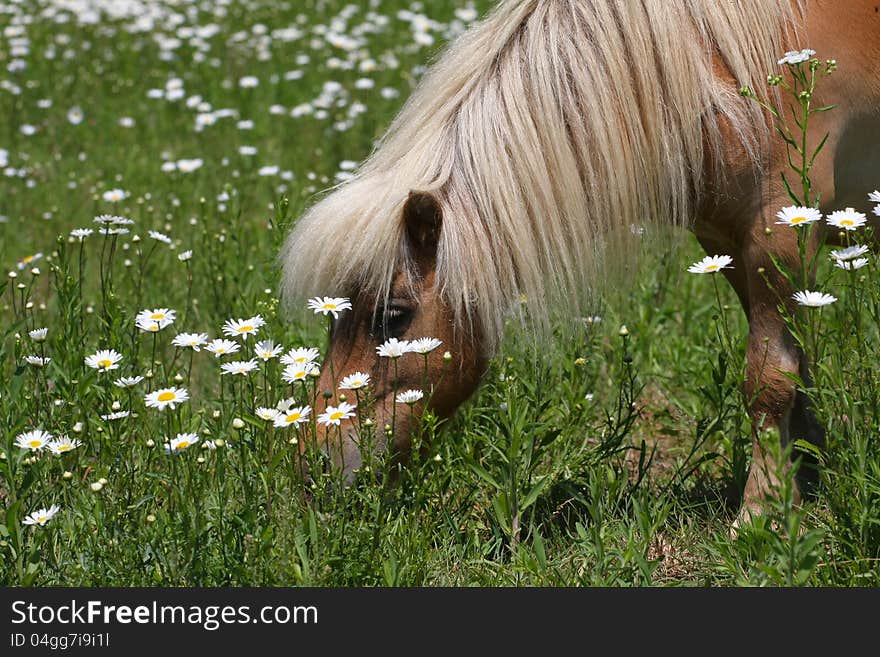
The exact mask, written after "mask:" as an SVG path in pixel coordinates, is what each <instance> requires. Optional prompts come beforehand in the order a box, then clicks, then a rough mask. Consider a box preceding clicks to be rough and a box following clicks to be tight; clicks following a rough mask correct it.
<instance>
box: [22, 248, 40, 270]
mask: <svg viewBox="0 0 880 657" xmlns="http://www.w3.org/2000/svg"><path fill="white" fill-rule="evenodd" d="M42 257H43V254H42V252H40V253H34V254H32V255H29V256H25V257H24V258H22V259H21V260H19V261H18V265H17V267H18V269H19V270H22V269H24V268H25V267H28V266H29V265H31V264H33V263H35V262H36V261H37V260H39V259H40V258H42Z"/></svg>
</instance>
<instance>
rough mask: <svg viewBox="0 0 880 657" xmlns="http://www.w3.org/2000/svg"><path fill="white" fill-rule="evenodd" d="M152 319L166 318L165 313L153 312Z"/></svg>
mask: <svg viewBox="0 0 880 657" xmlns="http://www.w3.org/2000/svg"><path fill="white" fill-rule="evenodd" d="M150 319H165V313H153V314H152V315H150Z"/></svg>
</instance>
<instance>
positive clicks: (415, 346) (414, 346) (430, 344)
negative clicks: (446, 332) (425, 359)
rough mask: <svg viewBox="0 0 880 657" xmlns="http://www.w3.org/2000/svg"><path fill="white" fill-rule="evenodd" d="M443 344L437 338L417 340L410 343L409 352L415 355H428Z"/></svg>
mask: <svg viewBox="0 0 880 657" xmlns="http://www.w3.org/2000/svg"><path fill="white" fill-rule="evenodd" d="M441 344H443V342H442V341H441V340H438V339H437V338H417V339H415V340H413V341H411V342H410V343H409V350H410V351H411V352H413V353H415V354H422V355H424V354H428V353H430V352H432V351H434V350H435V349H436V348H437V347H439V346H440V345H441Z"/></svg>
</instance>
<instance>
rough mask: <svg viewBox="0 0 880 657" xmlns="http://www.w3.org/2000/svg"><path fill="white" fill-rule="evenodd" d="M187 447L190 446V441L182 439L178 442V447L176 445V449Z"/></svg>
mask: <svg viewBox="0 0 880 657" xmlns="http://www.w3.org/2000/svg"><path fill="white" fill-rule="evenodd" d="M187 447H189V441H188V440H182V441H180V442H179V443H177V447H175V449H186V448H187Z"/></svg>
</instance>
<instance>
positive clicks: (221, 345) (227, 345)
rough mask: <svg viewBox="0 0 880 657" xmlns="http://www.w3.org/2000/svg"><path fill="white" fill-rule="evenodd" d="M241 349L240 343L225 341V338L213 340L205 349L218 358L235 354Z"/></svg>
mask: <svg viewBox="0 0 880 657" xmlns="http://www.w3.org/2000/svg"><path fill="white" fill-rule="evenodd" d="M239 349H241V345H240V344H239V343H237V342H233V341H232V340H224V339H223V338H216V339H214V340H211V341H210V342H209V343H208V344H207V346H206V347H205V351H209V352H211V353H212V354H214V356H216V357H217V358H220V356H225V355H227V354H234V353H235V352H236V351H238V350H239Z"/></svg>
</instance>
